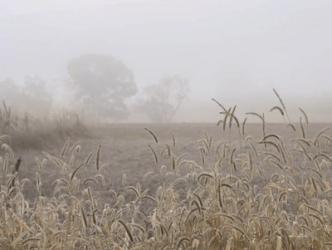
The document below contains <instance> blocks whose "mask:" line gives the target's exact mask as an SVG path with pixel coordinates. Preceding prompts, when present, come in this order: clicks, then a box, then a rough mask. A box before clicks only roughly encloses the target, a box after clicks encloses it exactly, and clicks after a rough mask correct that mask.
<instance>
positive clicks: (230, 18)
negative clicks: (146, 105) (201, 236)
mask: <svg viewBox="0 0 332 250" xmlns="http://www.w3.org/2000/svg"><path fill="white" fill-rule="evenodd" d="M331 11H332V2H331V1H327V0H319V1H315V2H313V1H309V0H304V1H300V2H299V1H296V2H295V1H286V0H282V1H277V2H276V1H263V0H254V1H244V0H239V1H230V0H227V1H224V0H219V1H218V0H205V1H203V0H191V1H189V0H179V1H176V0H168V1H164V0H153V1H151V0H117V1H112V0H105V1H102V0H95V1H74V0H72V1H64V0H60V1H47V0H44V1H41V0H35V1H23V0H21V1H19V0H13V1H10V2H9V1H0V41H1V42H0V51H1V57H0V80H2V79H5V78H12V79H14V80H15V81H16V82H17V83H21V82H22V81H23V79H24V77H25V76H27V75H37V76H40V77H41V78H42V79H44V80H45V81H46V82H47V84H48V85H49V88H53V89H55V90H54V93H55V95H56V99H57V100H58V101H59V102H61V100H62V98H63V95H64V92H65V91H64V87H66V81H67V80H68V73H67V64H68V62H69V61H70V60H71V59H72V58H76V57H78V56H80V55H83V54H110V55H112V56H114V57H115V58H117V59H119V60H121V61H122V62H123V63H124V64H125V65H127V66H128V68H130V69H131V70H132V72H133V73H134V77H135V82H136V84H137V86H138V88H139V91H141V89H142V88H143V87H144V86H147V85H150V84H154V83H156V82H158V81H159V80H160V79H161V78H162V77H164V76H165V75H169V74H178V75H181V76H183V77H185V78H187V79H188V80H189V83H190V93H189V95H188V96H187V97H186V98H185V100H184V102H183V105H182V106H181V108H180V109H179V112H178V113H177V114H176V116H175V118H174V121H176V122H191V121H192V122H214V121H215V120H216V119H217V118H218V111H219V110H218V107H216V105H215V104H214V103H213V102H211V98H212V97H214V98H216V99H218V100H220V101H221V102H222V103H223V104H225V105H235V104H238V105H239V111H240V112H241V113H245V112H247V111H256V112H260V113H262V112H268V111H269V109H270V108H271V107H273V106H274V105H276V104H278V100H277V99H276V98H275V96H274V94H273V92H272V88H276V89H277V90H278V91H279V93H280V94H281V95H282V97H283V98H284V100H285V102H286V103H287V104H288V105H289V106H290V110H291V114H292V116H293V119H294V120H295V121H297V119H298V116H299V114H298V112H297V111H296V110H297V107H299V106H300V107H302V108H304V110H306V111H307V112H308V115H309V117H310V118H311V120H312V121H317V122H320V121H322V122H327V121H332V119H331V118H330V116H329V115H330V112H331V111H330V110H329V107H330V106H331V104H332V102H331V100H330V94H331V92H332V84H331V83H330V81H331V74H332V64H331V61H332V36H331V34H330V32H329V28H330V27H329V26H330V23H331V22H332V16H331V15H330V13H331ZM129 103H130V100H129ZM296 112H297V113H296ZM268 117H269V119H270V120H271V121H274V120H275V117H274V116H273V115H272V114H271V115H270V114H268ZM128 121H135V122H137V121H144V120H143V118H141V116H139V115H136V114H135V113H133V114H131V116H130V118H129V119H128Z"/></svg>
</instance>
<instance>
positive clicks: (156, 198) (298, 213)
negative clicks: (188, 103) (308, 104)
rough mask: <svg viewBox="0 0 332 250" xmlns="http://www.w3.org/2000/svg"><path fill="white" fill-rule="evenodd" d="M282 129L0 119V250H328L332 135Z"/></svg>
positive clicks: (234, 123) (227, 121) (317, 127)
mask: <svg viewBox="0 0 332 250" xmlns="http://www.w3.org/2000/svg"><path fill="white" fill-rule="evenodd" d="M275 94H276V95H277V97H278V98H279V101H280V104H281V106H275V107H273V108H272V109H271V112H272V111H275V112H279V113H280V114H281V115H282V116H283V118H284V121H285V123H284V124H269V123H267V122H266V120H265V117H264V115H261V114H257V113H246V115H247V117H249V116H255V119H258V120H260V121H261V123H258V124H247V123H246V121H247V120H246V119H247V118H246V119H245V120H244V121H243V122H240V121H239V120H238V118H237V116H236V115H235V110H236V106H235V107H231V108H228V109H226V108H225V107H224V106H223V105H221V104H220V103H218V102H217V101H216V103H217V104H218V105H219V106H220V108H221V110H222V111H221V112H220V114H221V116H222V120H220V121H218V122H217V124H189V123H183V124H112V125H98V126H96V125H94V126H92V125H90V126H86V125H84V124H83V123H82V122H81V121H80V120H79V119H78V117H76V116H74V118H73V117H71V116H70V117H69V118H68V117H65V118H64V117H62V119H61V120H56V121H57V122H56V123H54V120H49V121H48V122H45V121H44V122H42V123H40V122H39V123H33V124H32V123H28V122H27V121H26V119H25V120H24V119H23V120H22V121H21V122H19V121H20V120H19V118H17V119H13V118H12V116H11V114H12V113H11V112H10V110H9V108H8V107H6V106H5V105H4V111H3V112H1V116H0V118H1V119H0V125H1V126H0V128H1V131H2V135H1V137H0V143H1V151H0V155H1V158H0V165H1V176H0V184H1V186H0V187H1V189H0V204H1V205H0V249H116V250H120V249H142V250H143V249H151V250H152V249H169V250H171V249H177V250H180V249H182V250H183V249H196V250H197V249H202V250H204V249H216V250H217V249H226V250H233V249H276V250H281V249H332V181H331V180H332V136H331V134H330V132H331V131H330V129H329V124H309V119H308V117H307V115H306V113H305V112H304V111H303V110H301V109H300V111H301V114H302V116H301V118H300V120H299V123H298V124H297V123H292V122H290V118H289V116H288V113H287V110H286V107H285V106H284V104H283V101H282V100H281V98H280V97H279V95H278V94H277V93H276V92H275Z"/></svg>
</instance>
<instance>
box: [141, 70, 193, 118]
mask: <svg viewBox="0 0 332 250" xmlns="http://www.w3.org/2000/svg"><path fill="white" fill-rule="evenodd" d="M188 92H189V82H188V80H187V79H185V78H182V77H180V76H178V75H173V76H167V77H164V78H163V79H161V81H160V82H159V83H157V84H154V85H150V86H147V87H145V88H144V90H143V98H142V100H140V101H139V104H138V108H139V110H140V111H141V112H143V113H145V114H146V115H147V116H148V117H149V119H150V120H151V121H153V122H162V123H163V122H170V121H172V119H173V118H174V116H175V114H176V113H177V111H178V110H179V108H180V107H181V104H182V102H183V100H184V99H185V97H186V96H187V94H188Z"/></svg>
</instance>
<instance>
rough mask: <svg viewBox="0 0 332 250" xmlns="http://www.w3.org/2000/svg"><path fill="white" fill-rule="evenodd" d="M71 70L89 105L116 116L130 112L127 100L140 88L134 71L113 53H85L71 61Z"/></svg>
mask: <svg viewBox="0 0 332 250" xmlns="http://www.w3.org/2000/svg"><path fill="white" fill-rule="evenodd" d="M68 73H69V75H70V77H71V80H72V81H73V82H74V84H76V86H78V87H79V89H78V96H79V98H80V99H81V100H82V102H83V104H84V106H85V107H86V108H89V109H90V110H93V111H94V112H96V113H97V114H98V115H101V116H103V117H108V118H113V119H123V118H126V117H127V116H128V115H129V112H128V108H127V105H126V104H125V100H126V98H129V97H131V96H133V95H135V94H136V92H137V87H136V83H135V82H134V76H133V73H132V72H131V70H130V69H128V68H127V67H126V65H124V64H123V63H122V62H121V61H119V60H116V59H114V58H113V57H112V56H110V55H95V54H89V55H83V56H80V57H78V58H76V59H73V60H72V61H70V63H69V64H68Z"/></svg>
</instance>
